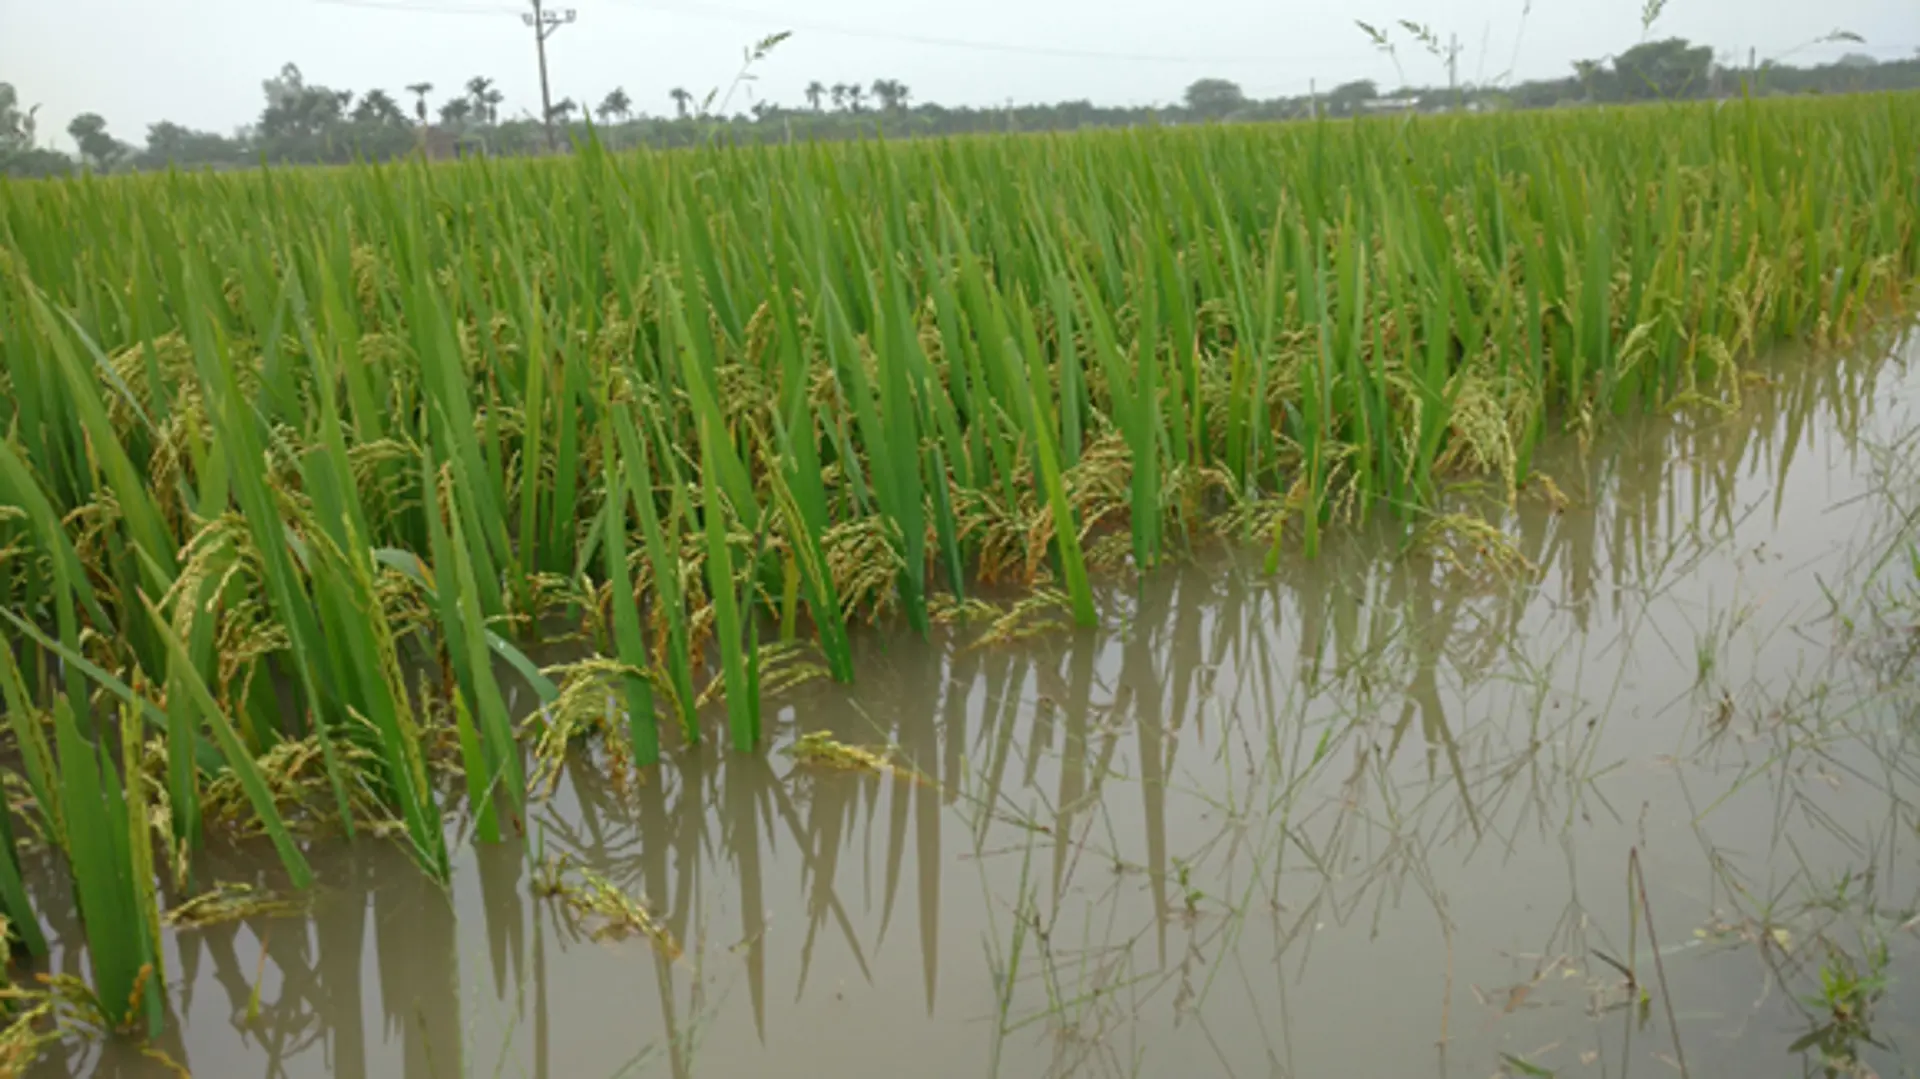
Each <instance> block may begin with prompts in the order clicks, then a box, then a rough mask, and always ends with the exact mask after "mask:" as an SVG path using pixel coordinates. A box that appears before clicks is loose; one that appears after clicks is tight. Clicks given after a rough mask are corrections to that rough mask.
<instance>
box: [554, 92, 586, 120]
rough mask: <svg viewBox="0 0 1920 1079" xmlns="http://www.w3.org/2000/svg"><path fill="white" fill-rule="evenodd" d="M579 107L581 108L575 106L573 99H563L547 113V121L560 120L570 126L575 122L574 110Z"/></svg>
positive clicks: (555, 103)
mask: <svg viewBox="0 0 1920 1079" xmlns="http://www.w3.org/2000/svg"><path fill="white" fill-rule="evenodd" d="M579 107H580V106H578V105H576V104H574V102H573V99H572V98H570V97H563V98H561V99H560V100H558V101H556V102H554V103H553V108H552V109H549V110H548V111H547V119H549V120H558V121H560V123H562V124H570V123H572V122H573V110H575V109H577V108H579Z"/></svg>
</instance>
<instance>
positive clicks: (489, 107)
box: [467, 75, 507, 124]
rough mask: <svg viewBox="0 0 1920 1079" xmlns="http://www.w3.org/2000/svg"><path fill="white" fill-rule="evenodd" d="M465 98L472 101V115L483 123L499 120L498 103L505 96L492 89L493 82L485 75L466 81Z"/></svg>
mask: <svg viewBox="0 0 1920 1079" xmlns="http://www.w3.org/2000/svg"><path fill="white" fill-rule="evenodd" d="M467 97H468V98H470V99H471V100H472V101H473V113H474V115H475V116H476V117H478V118H479V119H480V120H481V121H482V122H483V123H489V124H491V123H495V122H497V121H498V120H499V119H500V103H501V102H502V101H505V100H506V97H507V95H505V94H503V93H501V92H500V91H499V90H496V89H494V86H493V80H492V79H489V78H487V77H486V76H485V75H475V76H474V77H473V78H471V79H468V80H467Z"/></svg>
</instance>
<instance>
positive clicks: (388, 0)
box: [312, 0, 518, 18]
mask: <svg viewBox="0 0 1920 1079" xmlns="http://www.w3.org/2000/svg"><path fill="white" fill-rule="evenodd" d="M312 2H313V3H316V4H325V5H327V6H329V7H344V8H358V9H360V10H363V11H407V12H413V13H416V14H422V15H485V16H487V17H489V18H497V17H499V16H501V15H512V14H514V13H516V11H517V10H518V9H516V8H510V7H502V6H497V5H488V6H485V7H482V6H478V5H474V4H439V3H418V2H413V0H312Z"/></svg>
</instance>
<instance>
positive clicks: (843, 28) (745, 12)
mask: <svg viewBox="0 0 1920 1079" xmlns="http://www.w3.org/2000/svg"><path fill="white" fill-rule="evenodd" d="M624 2H625V4H626V6H627V7H630V8H636V9H640V10H645V11H657V12H661V13H663V14H671V15H689V16H692V17H694V18H701V19H720V20H724V21H727V22H750V23H753V24H755V25H757V26H760V27H762V28H770V27H776V26H777V27H780V28H781V29H794V30H807V31H811V32H813V33H816V34H834V35H837V36H840V37H853V38H865V39H867V40H871V41H892V42H897V43H900V44H906V45H926V46H931V47H933V48H942V49H966V50H972V51H975V52H995V53H1006V54H1010V55H1015V56H1042V57H1048V58H1052V59H1056V60H1062V59H1064V60H1114V61H1121V62H1125V63H1134V64H1184V65H1188V66H1193V65H1204V64H1301V63H1311V62H1313V61H1312V58H1309V57H1285V56H1176V55H1168V54H1162V53H1136V52H1107V51H1103V50H1097V49H1075V48H1067V47H1056V46H1048V45H1020V44H1014V43H1012V42H1005V41H983V40H980V39H977V38H957V37H946V36H942V35H937V34H913V33H894V32H888V31H885V30H873V29H869V28H866V27H860V26H847V25H845V24H841V23H830V22H819V21H816V20H811V19H794V18H790V17H788V16H785V15H776V14H773V13H771V12H765V11H755V10H752V9H749V8H738V7H729V6H724V5H718V4H698V5H686V4H673V3H660V2H659V0H624Z"/></svg>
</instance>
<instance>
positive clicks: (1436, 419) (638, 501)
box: [0, 95, 1920, 1031]
mask: <svg viewBox="0 0 1920 1079" xmlns="http://www.w3.org/2000/svg"><path fill="white" fill-rule="evenodd" d="M1915 146H1920V96H1914V95H1893V96H1876V97H1857V98H1845V99H1831V100H1803V101H1769V102H1736V103H1730V104H1726V105H1689V106H1672V107H1665V106H1663V107H1652V108H1642V109H1632V110H1624V111H1606V112H1600V111H1582V112H1568V113H1540V114H1526V115H1516V116H1496V117H1484V118H1481V117H1473V118H1440V119H1434V118H1420V119H1418V120H1411V121H1404V122H1403V121H1397V120H1396V121H1379V122H1362V123H1357V124H1353V123H1348V124H1343V123H1331V122H1328V123H1319V124H1312V125H1289V126H1258V127H1254V126H1249V127H1209V128H1189V129H1174V130H1136V131H1128V132H1121V133H1102V134H1081V135H1073V136H1060V137H1040V136H1034V137H1015V138H987V139H964V140H952V141H932V142H916V143H906V144H885V143H870V144H861V145H844V144H843V145H833V146H811V145H809V146H788V147H778V148H757V149H751V150H748V149H729V148H720V147H715V148H708V149H703V150H698V151H689V152H681V153H672V154H654V155H641V156H613V155H609V154H606V153H602V152H599V151H597V150H594V149H592V148H588V149H586V150H585V151H583V152H582V153H580V154H578V155H576V156H575V157H573V158H571V159H568V160H564V161H546V162H525V161H494V162H486V161H480V162H466V163H461V164H457V165H426V164H421V163H418V162H415V163H408V164H399V165H389V166H379V167H374V166H368V167H363V168H354V169H343V170H318V169H316V170H304V171H269V172H257V173H248V174H224V175H206V176H191V175H167V176H152V177H140V178H123V179H110V180H79V181H63V182H60V183H33V184H22V183H5V182H0V431H4V438H3V439H0V608H3V609H0V613H3V614H4V615H5V625H4V627H0V632H4V635H5V639H6V641H7V644H8V646H9V647H7V648H5V649H0V691H4V699H5V704H6V714H7V735H6V738H7V740H8V741H9V742H10V743H11V745H10V746H9V752H8V754H7V755H6V757H5V758H4V760H5V763H4V765H0V768H3V769H4V771H5V773H6V779H7V782H8V787H9V791H10V794H11V795H12V796H13V798H12V800H13V802H14V803H15V808H16V814H17V815H15V816H12V817H9V815H7V814H0V824H4V825H5V826H6V827H7V829H8V833H7V836H6V838H7V841H8V847H9V855H10V856H9V857H6V858H0V911H3V912H4V914H5V915H6V918H7V927H8V932H9V934H10V937H11V939H12V941H13V942H14V943H15V944H16V946H18V947H19V948H22V949H24V950H26V951H28V952H41V951H44V950H45V948H46V941H45V939H44V936H43V934H42V932H41V930H40V917H39V915H38V914H36V912H35V911H34V910H33V909H32V906H31V904H30V901H29V898H28V895H27V890H26V888H25V886H24V884H23V882H22V874H21V870H20V862H19V858H18V854H17V850H15V845H16V840H19V841H22V842H36V843H37V842H44V843H46V844H48V845H50V846H51V847H52V848H54V849H56V850H57V851H58V852H59V853H60V855H61V857H62V858H63V860H64V861H65V863H66V865H67V867H68V869H69V870H70V872H71V876H72V880H73V885H74V894H75V898H76V900H77V904H76V905H77V908H78V910H79V912H80V915H81V918H82V921H83V922H84V924H85V926H86V929H87V935H88V946H89V947H88V958H89V962H90V964H91V972H92V975H93V977H92V979H91V982H90V984H89V986H88V987H86V988H85V989H84V990H80V989H76V988H73V987H69V988H68V991H69V992H70V993H72V994H73V995H76V996H77V997H79V998H80V999H82V1000H84V1001H85V1002H86V1003H87V1004H88V1006H89V1007H91V1008H92V1009H93V1010H94V1012H96V1013H97V1018H98V1020H99V1022H100V1023H101V1024H102V1025H105V1026H115V1027H119V1026H126V1027H135V1028H140V1029H145V1030H148V1031H152V1030H156V1029H158V1027H159V1026H160V1024H161V1023H162V1022H163V1019H164V1002H163V1000H162V997H163V994H161V993H158V992H154V991H153V987H154V986H156V985H159V984H164V980H165V978H166V976H167V973H168V972H167V971H165V970H164V969H161V963H160V959H159V957H160V956H161V954H162V949H161V948H160V934H161V931H162V930H161V926H162V907H163V906H164V905H168V904H171V903H173V902H174V898H175V897H184V896H188V895H192V894H194V893H195V892H203V891H205V890H206V889H207V888H209V887H211V886H212V885H213V884H214V883H215V882H213V881H210V880H206V879H203V877H204V874H203V873H199V872H197V871H196V868H197V866H198V864H199V862H198V858H199V856H200V854H201V853H202V852H203V851H204V850H205V848H206V845H207V844H208V843H209V842H210V841H211V840H213V839H215V838H219V837H225V836H232V835H238V836H249V837H258V838H259V839H260V840H261V841H262V842H265V843H270V844H272V846H273V847H274V849H275V850H277V852H278V854H279V857H280V860H281V862H282V864H283V866H284V869H285V871H286V874H287V878H288V880H289V882H290V884H291V885H292V886H293V887H295V888H304V887H306V886H308V885H310V884H311V883H312V882H313V874H312V871H311V869H310V868H309V866H308V863H307V859H306V855H305V853H304V850H303V848H304V846H305V844H306V843H307V842H308V840H309V839H311V838H312V837H314V836H317V835H323V834H332V833H344V834H345V835H346V836H348V837H360V838H365V839H369V840H373V841H378V840H379V839H380V838H381V837H393V838H394V839H395V840H397V841H398V842H400V843H402V844H404V845H405V846H406V847H407V849H408V850H409V851H410V852H411V853H412V856H413V858H414V860H415V861H416V862H417V863H418V865H419V866H420V867H421V869H422V871H423V872H425V873H426V874H428V875H429V876H431V877H433V878H436V879H440V880H444V879H446V878H447V877H448V875H449V874H450V872H451V868H450V867H451V858H452V853H453V849H454V848H455V847H456V846H457V845H458V844H461V843H466V842H477V843H483V844H485V843H492V842H495V841H498V840H500V839H501V838H502V837H504V836H507V835H509V834H512V833H517V832H519V831H521V830H522V829H524V821H525V813H526V806H527V803H528V801H529V800H530V799H537V798H539V797H540V796H541V794H542V792H543V791H544V790H546V789H548V788H549V786H550V783H551V773H552V771H553V769H554V767H555V762H556V761H557V760H559V759H561V758H562V757H563V756H564V755H565V753H566V752H567V751H568V749H569V747H570V746H577V745H580V744H582V743H588V744H591V745H593V746H595V747H598V748H600V749H601V750H602V754H601V757H600V759H601V760H603V761H604V762H605V764H606V766H607V767H608V768H609V769H611V770H613V771H614V772H615V773H617V774H620V775H630V774H632V773H633V772H634V770H636V769H638V770H644V769H647V768H649V767H650V766H652V765H654V764H655V763H656V762H657V761H658V760H659V759H660V757H661V754H662V752H663V748H664V749H673V748H675V747H677V746H681V745H688V744H692V743H699V742H702V741H707V740H713V741H724V742H726V743H728V744H730V746H731V747H732V749H733V750H734V751H738V752H758V751H762V750H764V749H765V748H766V742H767V739H766V738H765V736H764V733H763V731H762V728H761V717H762V711H763V707H762V697H763V694H764V695H771V694H773V693H776V692H778V691H779V690H780V689H782V688H783V687H786V686H790V685H792V684H793V683H794V682H796V681H798V680H802V679H805V678H809V677H816V676H824V677H831V678H833V679H836V680H840V681H848V680H852V679H854V678H855V677H856V674H857V672H856V670H855V667H854V664H853V662H852V655H853V652H852V647H851V645H850V638H849V635H850V634H851V633H853V632H854V631H855V630H856V629H857V628H858V627H859V626H861V625H862V624H865V623H875V622H877V623H880V624H881V625H883V626H885V627H887V631H889V632H892V631H900V632H910V633H916V634H926V633H928V632H929V631H930V629H931V627H932V626H933V625H934V624H936V623H941V622H952V621H957V620H966V619H978V620H982V621H987V620H992V624H993V625H994V629H995V631H996V632H999V631H1005V632H1017V625H1016V624H1017V623H1018V622H1019V621H1020V619H1022V618H1024V617H1027V616H1044V615H1045V614H1046V613H1047V612H1050V611H1055V610H1057V611H1059V612H1061V613H1062V614H1063V616H1064V617H1068V618H1071V619H1072V620H1073V621H1076V622H1078V623H1081V624H1091V623H1093V622H1095V621H1096V620H1097V618H1098V617H1099V615H1098V612H1097V610H1096V607H1095V603H1094V597H1093V587H1092V582H1093V581H1094V580H1096V579H1098V578H1100V577H1101V576H1102V575H1109V576H1118V575H1123V574H1128V573H1135V572H1140V571H1142V570H1145V569H1147V568H1150V567H1152V566H1154V565H1156V564H1159V563H1161V562H1163V561H1164V560H1167V559H1170V558H1179V557H1181V556H1182V554H1183V553H1184V552H1186V551H1189V550H1191V549H1192V548H1193V547H1194V545H1195V544H1197V543H1200V542H1202V541H1206V540H1211V539H1214V538H1226V539H1230V540H1235V541H1238V542H1242V543H1252V544H1256V545H1258V546H1260V547H1262V548H1265V549H1267V550H1269V551H1270V552H1272V555H1273V556H1275V557H1277V556H1278V555H1279V554H1280V553H1282V552H1289V551H1300V552H1304V553H1305V554H1306V555H1308V556H1312V555H1314V554H1316V553H1317V552H1318V551H1319V549H1320V548H1321V546H1322V545H1323V543H1325V542H1326V536H1327V534H1328V532H1329V530H1331V529H1339V528H1345V527H1351V526H1354V525H1357V524H1360V523H1364V522H1367V521H1369V520H1377V519H1379V518H1383V517H1384V518H1389V519H1395V520H1400V521H1404V522H1406V523H1407V524H1408V525H1409V526H1417V525H1421V524H1423V523H1426V522H1428V521H1430V520H1431V518H1432V514H1433V512H1434V510H1435V508H1436V507H1437V505H1438V499H1439V496H1440V494H1441V493H1442V491H1443V490H1445V489H1447V488H1448V487H1449V486H1450V485H1456V484H1460V483H1466V482H1473V483H1481V484H1485V485H1488V486H1490V487H1493V488H1495V489H1497V490H1499V491H1501V492H1503V493H1504V494H1505V496H1506V497H1508V498H1512V497H1514V496H1516V495H1517V493H1518V492H1520V491H1521V490H1523V489H1525V488H1527V487H1528V486H1529V485H1530V484H1536V483H1538V484H1547V483H1550V477H1545V476H1542V475H1540V474H1537V473H1536V471H1535V470H1534V468H1533V467H1532V465H1533V461H1532V458H1533V452H1534V449H1535V447H1536V445H1537V444H1538V443H1539V442H1540V440H1541V439H1542V437H1543V436H1544V435H1546V434H1548V433H1550V432H1558V431H1563V430H1572V431H1574V432H1576V433H1579V434H1582V435H1587V434H1591V433H1592V432H1594V431H1595V430H1597V429H1598V428H1600V427H1601V426H1603V425H1604V424H1605V423H1606V422H1607V420H1608V418H1609V417H1612V416H1616V415H1620V414H1624V413H1630V412H1646V411H1653V410H1672V409H1679V408H1704V409H1713V408H1726V407H1730V406H1734V405H1737V403H1738V401H1739V398H1740V395H1741V393H1742V390H1743V386H1744V384H1745V381H1746V376H1747V373H1748V368H1747V363H1748V361H1749V360H1751V359H1752V358H1753V357H1754V356H1755V355H1756V353H1757V352H1758V351H1759V350H1761V349H1764V348H1766V347H1768V346H1769V345H1771V344H1773V343H1775V342H1779V341H1784V340H1806V341H1811V342H1813V343H1815V344H1816V345H1824V344H1838V343H1842V342H1844V341H1846V340H1848V339H1849V338H1850V337H1851V336H1853V335H1854V334H1856V333H1858V332H1860V331H1861V330H1862V329H1863V328H1864V327H1865V326H1866V325H1867V324H1869V323H1871V322H1873V321H1874V320H1875V318H1876V317H1877V316H1881V315H1884V314H1885V313H1887V312H1888V311H1890V310H1894V309H1897V308H1900V307H1901V306H1902V305H1903V304H1904V302H1905V301H1906V300H1907V299H1908V298H1909V296H1910V295H1911V290H1912V286H1913V284H1914V283H1915V281H1916V278H1920V231H1917V226H1920V155H1916V153H1915V151H1914V147H1915ZM1009 596H1012V597H1016V598H1015V599H1013V600H1011V601H1010V600H1008V599H1007V597H1009ZM985 597H996V598H997V599H998V602H988V601H987V599H986V598H985ZM553 645H559V646H561V647H562V648H563V649H565V648H571V650H572V651H573V652H575V653H584V657H585V658H574V659H571V660H570V661H568V662H565V663H562V664H559V665H549V666H544V667H543V666H541V665H540V661H538V660H536V659H535V658H534V657H536V656H542V655H546V654H548V653H549V652H550V651H552V648H551V647H549V646H553ZM638 781H640V782H645V776H644V772H642V774H641V775H640V776H639V780H638Z"/></svg>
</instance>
